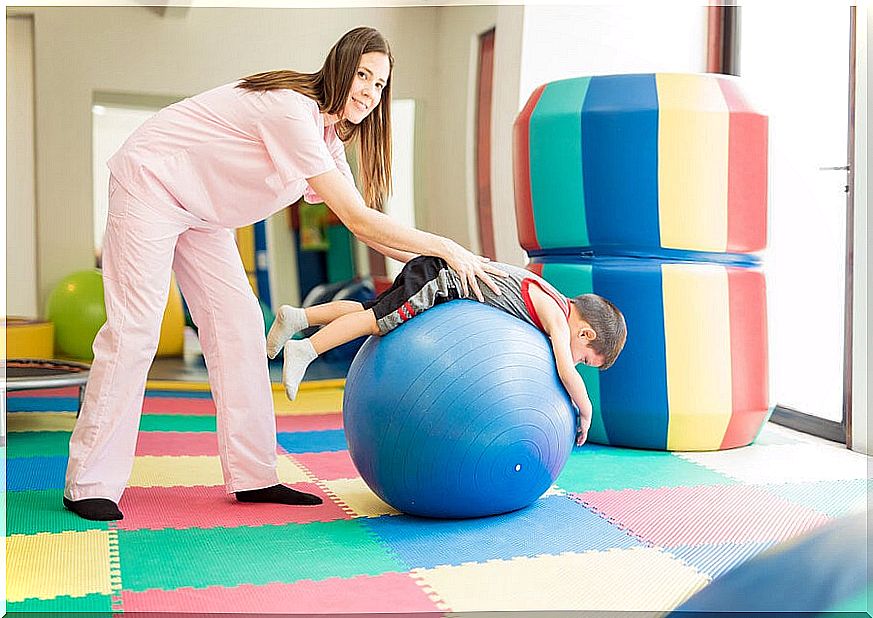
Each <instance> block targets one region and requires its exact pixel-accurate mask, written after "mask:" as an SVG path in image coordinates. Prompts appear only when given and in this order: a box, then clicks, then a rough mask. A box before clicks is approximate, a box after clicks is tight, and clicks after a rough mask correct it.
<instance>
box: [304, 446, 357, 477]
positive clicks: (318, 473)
mask: <svg viewBox="0 0 873 618" xmlns="http://www.w3.org/2000/svg"><path fill="white" fill-rule="evenodd" d="M292 457H293V458H294V460H295V461H297V462H298V463H299V464H301V465H302V466H304V467H306V469H307V470H309V472H311V473H312V475H313V476H315V477H316V478H318V479H321V480H322V481H336V480H338V479H353V478H357V477H358V476H360V475H359V474H358V470H357V468H355V464H354V463H353V462H352V458H351V457H350V456H349V452H348V451H326V452H322V453H295V454H294V455H292Z"/></svg>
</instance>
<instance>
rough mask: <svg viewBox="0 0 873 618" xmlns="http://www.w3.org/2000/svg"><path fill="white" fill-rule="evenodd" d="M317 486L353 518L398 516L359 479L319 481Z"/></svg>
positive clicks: (396, 512)
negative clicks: (324, 490) (320, 486)
mask: <svg viewBox="0 0 873 618" xmlns="http://www.w3.org/2000/svg"><path fill="white" fill-rule="evenodd" d="M319 484H320V485H322V486H323V487H324V488H325V489H327V490H328V493H330V494H331V497H332V498H334V499H335V500H336V502H338V503H339V504H340V506H342V507H343V510H344V511H345V512H346V513H348V514H349V515H352V516H354V517H379V516H380V515H397V514H399V511H397V510H395V509H394V508H392V507H390V506H389V505H387V504H385V503H384V502H382V500H381V499H380V498H379V496H377V495H376V494H374V493H373V490H371V489H370V488H369V487H367V484H366V483H364V481H363V480H362V479H360V478H355V479H337V480H334V481H320V483H319Z"/></svg>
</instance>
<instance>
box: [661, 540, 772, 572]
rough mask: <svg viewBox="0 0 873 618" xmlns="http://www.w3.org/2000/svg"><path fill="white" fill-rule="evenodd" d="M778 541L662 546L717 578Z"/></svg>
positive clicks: (689, 564) (694, 566) (671, 553)
mask: <svg viewBox="0 0 873 618" xmlns="http://www.w3.org/2000/svg"><path fill="white" fill-rule="evenodd" d="M777 542H778V541H775V540H774V541H762V542H757V543H718V544H710V545H693V546H692V545H678V546H676V547H670V548H661V551H663V552H664V553H667V554H670V555H672V556H675V557H676V558H678V559H679V560H681V561H682V562H684V563H685V564H687V565H688V566H690V567H693V568H695V569H697V570H698V571H699V572H701V573H704V574H706V575H708V576H709V577H710V578H712V579H715V578H716V577H718V576H719V575H721V574H723V573H727V572H728V571H730V570H731V569H732V568H734V567H736V566H739V565H740V564H742V563H743V562H745V561H746V560H749V559H750V558H754V557H755V556H757V555H758V554H760V553H761V552H763V551H766V550H767V549H769V548H770V547H772V546H773V545H776V543H777Z"/></svg>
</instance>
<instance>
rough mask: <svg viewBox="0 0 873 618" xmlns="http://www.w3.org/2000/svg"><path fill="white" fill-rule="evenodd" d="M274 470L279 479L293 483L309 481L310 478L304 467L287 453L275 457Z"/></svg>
mask: <svg viewBox="0 0 873 618" xmlns="http://www.w3.org/2000/svg"><path fill="white" fill-rule="evenodd" d="M276 471H277V472H278V474H279V480H280V481H281V482H283V483H288V484H289V485H293V484H294V483H311V482H312V479H311V477H310V475H309V474H307V472H306V469H305V468H304V467H303V466H301V465H300V464H299V463H297V462H296V461H294V459H293V458H292V457H291V456H289V455H279V456H278V458H277V459H276Z"/></svg>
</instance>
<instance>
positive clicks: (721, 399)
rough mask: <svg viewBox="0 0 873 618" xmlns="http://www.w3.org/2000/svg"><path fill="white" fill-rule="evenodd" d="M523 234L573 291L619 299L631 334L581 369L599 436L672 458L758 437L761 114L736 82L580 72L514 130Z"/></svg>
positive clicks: (762, 388)
mask: <svg viewBox="0 0 873 618" xmlns="http://www.w3.org/2000/svg"><path fill="white" fill-rule="evenodd" d="M513 154H514V180H515V201H516V215H517V221H518V234H519V240H520V243H521V245H522V247H523V248H524V249H525V250H526V251H527V252H528V255H529V256H530V257H531V266H530V268H531V269H532V270H534V271H536V272H539V273H541V274H542V275H543V276H544V277H545V278H546V279H547V280H549V281H551V282H552V283H553V284H554V285H556V287H558V289H560V290H561V291H562V292H563V293H564V294H566V295H568V296H575V295H577V294H582V293H586V292H594V293H597V294H601V295H603V296H605V297H606V298H609V299H610V300H612V301H613V302H615V303H616V304H617V305H618V307H619V308H620V309H621V310H622V312H623V313H624V314H625V317H626V319H627V323H628V341H627V345H626V347H625V350H624V352H623V353H622V355H621V356H620V357H619V360H618V361H617V362H616V364H615V365H614V366H613V367H612V368H611V369H609V370H608V371H606V372H603V373H601V372H598V371H596V370H592V369H589V368H584V367H582V368H580V371H581V372H582V373H583V377H584V378H585V382H586V385H587V386H588V389H589V394H590V395H591V399H592V403H593V404H594V407H595V414H594V420H593V424H592V429H591V431H590V439H591V440H592V441H593V442H599V443H602V444H613V445H620V446H632V447H642V448H652V449H667V450H713V449H723V448H732V447H737V446H743V445H746V444H749V443H750V442H752V441H753V440H754V438H755V436H756V435H757V433H758V431H759V430H760V428H761V427H762V425H763V423H764V422H765V421H766V419H767V418H768V417H769V414H770V412H771V409H772V408H771V405H770V402H769V391H768V367H767V362H768V354H767V307H766V284H765V278H764V275H763V272H762V271H761V269H760V266H761V262H760V257H759V256H758V255H757V252H759V251H761V250H763V249H764V248H765V247H766V242H767V118H766V116H764V115H762V114H761V113H759V112H757V111H755V109H754V108H753V107H752V106H751V105H750V104H749V102H748V101H747V99H746V98H745V96H744V94H743V92H742V89H741V85H740V82H739V81H738V80H737V79H736V78H732V77H727V76H720V75H703V74H661V73H658V74H646V75H611V76H599V77H582V78H576V79H568V80H562V81H558V82H553V83H549V84H546V85H544V86H541V87H540V88H538V89H537V90H536V91H535V92H534V93H533V94H532V95H531V97H530V99H529V100H528V102H527V104H526V105H525V107H524V109H523V110H522V111H521V113H520V114H519V116H518V118H517V119H516V122H515V126H514V153H513Z"/></svg>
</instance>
